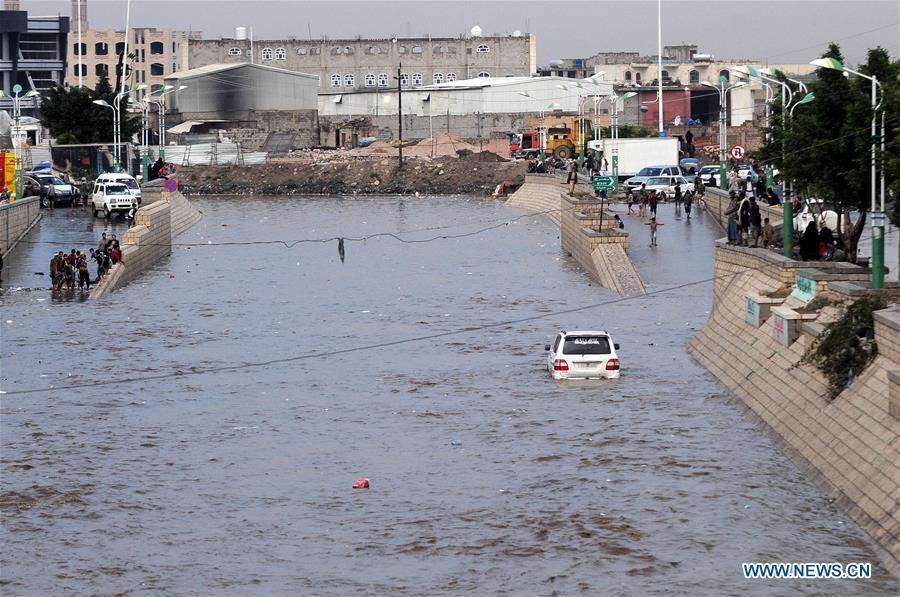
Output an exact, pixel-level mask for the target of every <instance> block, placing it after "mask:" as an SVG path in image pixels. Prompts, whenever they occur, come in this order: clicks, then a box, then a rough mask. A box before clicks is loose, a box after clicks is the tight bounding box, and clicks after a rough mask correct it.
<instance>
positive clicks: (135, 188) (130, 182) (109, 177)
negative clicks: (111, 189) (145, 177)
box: [94, 172, 141, 205]
mask: <svg viewBox="0 0 900 597" xmlns="http://www.w3.org/2000/svg"><path fill="white" fill-rule="evenodd" d="M107 182H117V183H119V184H123V185H125V186H126V187H128V192H129V193H131V195H132V196H133V197H134V198H135V199H137V202H138V205H140V204H141V186H140V185H139V184H138V183H137V180H135V179H134V176H131V175H130V174H126V173H125V172H108V173H106V174H101V175H100V176H98V177H97V180H96V181H94V192H95V193H96V192H97V185H99V184H103V183H107Z"/></svg>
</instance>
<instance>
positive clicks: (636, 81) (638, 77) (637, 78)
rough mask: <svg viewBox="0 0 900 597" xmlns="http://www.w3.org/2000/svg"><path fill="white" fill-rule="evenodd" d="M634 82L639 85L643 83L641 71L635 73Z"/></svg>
mask: <svg viewBox="0 0 900 597" xmlns="http://www.w3.org/2000/svg"><path fill="white" fill-rule="evenodd" d="M634 82H635V83H637V84H638V85H640V84H641V73H634Z"/></svg>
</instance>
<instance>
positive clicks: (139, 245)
mask: <svg viewBox="0 0 900 597" xmlns="http://www.w3.org/2000/svg"><path fill="white" fill-rule="evenodd" d="M142 194H143V205H142V207H141V208H140V209H139V210H138V211H137V214H136V216H135V222H134V226H132V227H131V228H129V229H128V232H126V233H125V236H124V237H123V238H122V241H121V244H122V261H121V262H120V263H117V264H116V265H114V266H112V268H110V271H109V273H108V274H107V275H106V276H105V277H104V278H103V280H101V281H100V283H99V284H98V285H97V286H96V287H94V289H93V290H92V291H91V298H100V297H103V296H106V295H107V294H109V293H110V292H112V291H114V290H116V289H117V288H120V287H122V286H124V285H125V284H127V283H129V282H131V281H132V280H134V279H135V278H137V277H138V276H139V275H141V274H142V273H143V272H145V271H146V270H147V269H149V268H151V267H152V266H153V265H155V264H156V263H158V262H159V261H160V260H162V259H164V258H165V257H167V256H168V255H169V254H171V253H172V241H173V240H174V239H175V238H176V237H177V236H178V235H180V234H181V233H183V232H184V231H186V230H187V229H188V228H190V227H191V226H193V225H194V224H196V223H197V222H198V221H199V220H200V218H201V214H200V212H199V211H198V210H197V208H195V207H194V206H193V205H191V203H190V202H189V201H188V200H187V199H186V198H185V197H184V195H182V194H181V193H180V192H175V193H167V192H164V191H162V189H160V188H147V187H146V186H145V187H143V188H142Z"/></svg>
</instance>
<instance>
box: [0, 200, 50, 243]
mask: <svg viewBox="0 0 900 597" xmlns="http://www.w3.org/2000/svg"><path fill="white" fill-rule="evenodd" d="M40 219H41V202H40V199H38V198H37V197H25V198H24V199H19V200H17V201H13V202H12V203H4V204H3V205H0V235H2V239H0V254H2V255H6V254H7V253H9V252H10V251H11V250H12V248H13V247H15V246H16V243H18V242H19V241H20V240H22V237H24V236H25V235H26V234H27V233H28V231H29V230H31V229H32V227H34V225H35V224H37V222H38V220H40Z"/></svg>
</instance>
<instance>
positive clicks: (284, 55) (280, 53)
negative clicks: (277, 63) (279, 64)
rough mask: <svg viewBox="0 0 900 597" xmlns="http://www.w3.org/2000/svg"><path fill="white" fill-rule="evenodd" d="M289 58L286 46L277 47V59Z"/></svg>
mask: <svg viewBox="0 0 900 597" xmlns="http://www.w3.org/2000/svg"><path fill="white" fill-rule="evenodd" d="M286 58H287V52H286V51H285V49H284V48H275V60H285V59H286Z"/></svg>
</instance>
